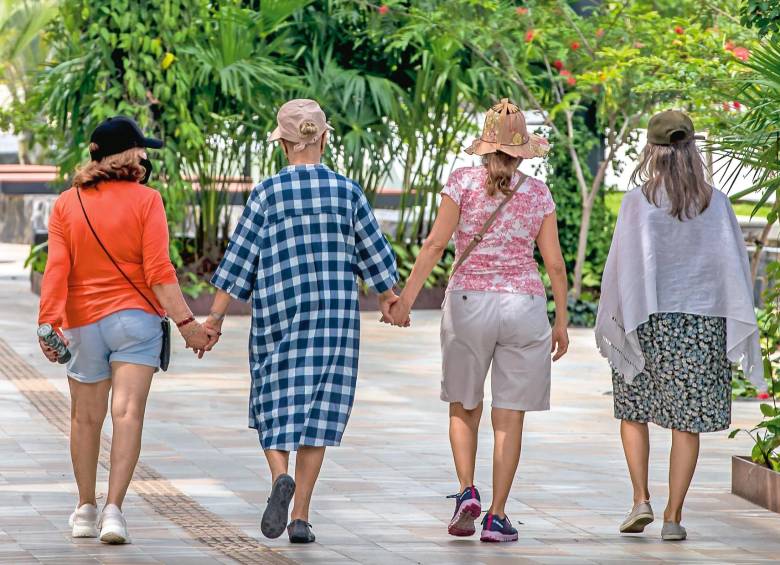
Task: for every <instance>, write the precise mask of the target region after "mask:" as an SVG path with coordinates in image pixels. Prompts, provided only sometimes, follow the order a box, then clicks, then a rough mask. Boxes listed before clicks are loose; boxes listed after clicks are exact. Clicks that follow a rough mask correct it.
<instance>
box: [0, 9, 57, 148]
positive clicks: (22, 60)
mask: <svg viewBox="0 0 780 565" xmlns="http://www.w3.org/2000/svg"><path fill="white" fill-rule="evenodd" d="M58 5H59V1H58V0H0V84H1V85H3V86H5V87H6V89H7V91H8V94H9V96H10V98H11V102H12V105H14V106H16V107H17V108H18V107H20V106H22V105H23V104H24V103H25V101H26V100H27V97H28V92H29V90H30V88H31V87H32V85H33V81H34V74H35V72H37V70H38V68H39V67H40V66H41V65H43V64H44V62H45V61H46V59H47V57H48V55H49V52H50V48H49V42H48V41H47V37H46V36H45V34H44V33H43V31H44V29H46V27H47V26H48V25H49V23H50V22H51V21H52V20H53V19H54V17H55V16H56V15H57V10H58ZM11 117H12V116H11V114H10V113H8V112H5V111H3V110H2V109H0V129H7V128H8V127H9V126H11V125H12V120H11ZM17 133H18V134H19V138H20V143H19V160H20V161H21V162H22V163H29V162H31V159H32V158H33V156H32V155H30V149H31V148H30V139H29V138H30V135H29V132H27V131H25V130H19V131H17Z"/></svg>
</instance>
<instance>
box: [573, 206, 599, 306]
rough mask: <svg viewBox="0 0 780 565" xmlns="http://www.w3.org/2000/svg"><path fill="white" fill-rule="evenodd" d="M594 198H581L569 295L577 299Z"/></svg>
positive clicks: (579, 291) (580, 285)
mask: <svg viewBox="0 0 780 565" xmlns="http://www.w3.org/2000/svg"><path fill="white" fill-rule="evenodd" d="M595 201H596V199H595V198H591V195H588V197H586V198H583V199H582V219H581V221H580V236H579V239H578V241H577V259H576V262H575V263H574V284H573V286H572V289H571V295H572V297H573V298H574V299H575V300H578V299H579V297H580V295H581V294H582V269H583V266H584V264H585V253H587V250H588V233H589V232H590V216H591V213H592V212H593V205H594V204H595Z"/></svg>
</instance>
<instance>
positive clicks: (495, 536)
mask: <svg viewBox="0 0 780 565" xmlns="http://www.w3.org/2000/svg"><path fill="white" fill-rule="evenodd" d="M517 537H518V535H517V534H502V533H501V532H492V531H483V532H482V535H481V536H480V537H479V541H484V542H488V543H501V542H505V541H517Z"/></svg>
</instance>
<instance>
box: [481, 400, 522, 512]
mask: <svg viewBox="0 0 780 565" xmlns="http://www.w3.org/2000/svg"><path fill="white" fill-rule="evenodd" d="M491 418H492V420H493V437H494V445H493V502H492V504H491V505H490V509H489V510H488V512H489V513H490V514H495V515H496V516H498V517H499V518H503V517H504V516H505V515H506V514H505V512H504V507H505V506H506V500H507V498H509V491H510V490H511V488H512V482H513V481H514V479H515V473H516V472H517V464H518V462H519V461H520V446H521V444H522V442H523V421H524V419H525V412H521V411H520V410H507V409H506V408H493V410H492V411H491Z"/></svg>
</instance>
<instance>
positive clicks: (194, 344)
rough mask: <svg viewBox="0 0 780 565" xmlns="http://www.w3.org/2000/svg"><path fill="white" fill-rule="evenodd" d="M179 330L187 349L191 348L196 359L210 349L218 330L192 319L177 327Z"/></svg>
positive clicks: (216, 337)
mask: <svg viewBox="0 0 780 565" xmlns="http://www.w3.org/2000/svg"><path fill="white" fill-rule="evenodd" d="M179 331H180V333H181V336H182V337H183V338H184V342H185V343H186V345H187V349H192V350H193V352H194V353H195V354H196V355H197V356H198V359H202V358H203V354H204V353H205V352H206V351H211V348H212V347H214V344H215V343H217V341H218V340H219V331H218V330H215V329H213V328H211V327H209V326H207V325H206V324H201V323H199V322H197V321H194V320H193V321H192V322H190V323H189V324H187V325H185V326H183V327H181V328H179Z"/></svg>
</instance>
